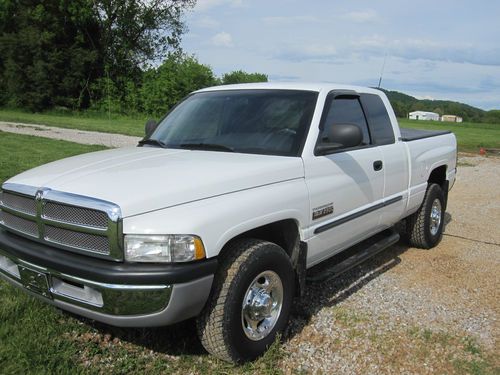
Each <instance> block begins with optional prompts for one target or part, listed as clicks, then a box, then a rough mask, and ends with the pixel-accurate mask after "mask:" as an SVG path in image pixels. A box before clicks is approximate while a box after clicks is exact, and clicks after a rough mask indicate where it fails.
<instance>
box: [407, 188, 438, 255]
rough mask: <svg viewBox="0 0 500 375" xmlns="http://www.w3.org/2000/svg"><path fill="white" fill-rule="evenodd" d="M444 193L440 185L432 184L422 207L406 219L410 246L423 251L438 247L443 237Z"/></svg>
mask: <svg viewBox="0 0 500 375" xmlns="http://www.w3.org/2000/svg"><path fill="white" fill-rule="evenodd" d="M444 207H445V202H444V193H443V190H442V189H441V187H440V186H439V185H438V184H430V185H429V186H428V188H427V191H426V192H425V197H424V201H423V202H422V206H420V208H419V209H418V211H417V212H415V213H414V214H412V215H411V216H409V217H408V218H407V219H406V231H407V233H408V237H409V241H410V245H412V246H414V247H419V248H421V249H430V248H432V247H434V246H436V245H437V244H438V243H439V241H441V238H442V236H443V225H444Z"/></svg>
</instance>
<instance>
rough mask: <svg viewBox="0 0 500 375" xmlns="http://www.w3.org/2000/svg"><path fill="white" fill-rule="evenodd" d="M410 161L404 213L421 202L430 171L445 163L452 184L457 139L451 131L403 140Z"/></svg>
mask: <svg viewBox="0 0 500 375" xmlns="http://www.w3.org/2000/svg"><path fill="white" fill-rule="evenodd" d="M405 144H406V147H407V152H408V160H409V161H410V170H409V171H410V183H409V199H408V205H407V212H406V214H407V215H408V214H411V213H413V212H415V211H416V210H417V209H418V207H419V206H420V204H421V203H422V201H423V199H424V195H425V191H426V189H427V181H428V179H429V176H430V174H431V172H432V171H433V170H434V169H436V168H438V167H440V166H443V165H445V166H446V175H447V179H448V180H449V182H450V186H452V185H453V183H454V180H455V172H456V160H457V141H456V138H455V135H454V134H453V133H450V134H444V135H439V136H436V137H429V138H423V139H418V140H415V141H411V142H405Z"/></svg>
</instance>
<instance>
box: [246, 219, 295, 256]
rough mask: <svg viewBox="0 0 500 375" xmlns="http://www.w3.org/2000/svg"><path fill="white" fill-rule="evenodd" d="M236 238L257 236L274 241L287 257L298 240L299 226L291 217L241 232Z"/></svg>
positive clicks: (291, 254) (292, 252) (293, 249)
mask: <svg viewBox="0 0 500 375" xmlns="http://www.w3.org/2000/svg"><path fill="white" fill-rule="evenodd" d="M236 238H257V239H259V240H263V241H269V242H272V243H275V244H276V245H278V246H280V247H281V248H283V250H285V252H286V253H287V254H288V256H289V257H293V254H294V251H295V250H296V248H297V246H299V242H300V234H299V228H298V225H297V222H296V221H295V220H293V219H287V220H280V221H276V222H274V223H270V224H266V225H263V226H261V227H258V228H255V229H252V230H249V231H248V232H244V233H241V234H240V235H238V236H237V237H236Z"/></svg>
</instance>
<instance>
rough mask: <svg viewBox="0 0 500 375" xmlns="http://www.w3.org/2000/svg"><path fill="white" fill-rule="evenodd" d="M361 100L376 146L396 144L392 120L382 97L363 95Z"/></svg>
mask: <svg viewBox="0 0 500 375" xmlns="http://www.w3.org/2000/svg"><path fill="white" fill-rule="evenodd" d="M360 100H361V104H362V105H363V109H364V112H365V115H366V118H367V120H368V126H369V128H370V134H371V136H372V142H373V143H374V144H376V145H388V144H391V143H394V130H393V128H392V123H391V119H390V118H389V114H388V113H387V108H386V107H385V104H384V102H383V101H382V99H381V98H380V96H378V95H375V94H361V95H360Z"/></svg>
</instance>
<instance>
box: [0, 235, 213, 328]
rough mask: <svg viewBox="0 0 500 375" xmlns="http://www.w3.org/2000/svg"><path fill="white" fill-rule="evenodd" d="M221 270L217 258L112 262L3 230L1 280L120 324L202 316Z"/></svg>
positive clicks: (168, 321)
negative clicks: (159, 262) (181, 261)
mask: <svg viewBox="0 0 500 375" xmlns="http://www.w3.org/2000/svg"><path fill="white" fill-rule="evenodd" d="M216 268H217V260H216V259H208V260H205V261H198V262H193V263H186V264H144V263H142V264H141V263H121V262H120V263H118V262H112V261H107V260H101V259H97V258H90V257H87V256H82V255H78V254H73V253H69V252H64V251H61V250H59V249H54V248H51V247H48V246H46V245H43V244H39V243H36V242H33V241H30V240H27V239H24V238H22V237H19V236H16V235H13V234H10V233H7V232H6V231H4V230H0V278H2V279H4V280H6V281H8V282H10V283H11V284H13V285H15V286H18V287H20V288H23V289H24V290H25V291H27V292H28V293H30V294H31V295H33V296H36V297H38V298H39V299H42V300H43V301H45V302H48V303H51V304H52V305H55V306H57V307H59V308H61V309H63V310H67V311H70V312H72V313H74V314H77V315H81V316H84V317H87V318H90V319H94V320H97V321H100V322H103V323H106V324H110V325H114V326H120V327H156V326H164V325H169V324H173V323H176V322H179V321H182V320H185V319H188V318H191V317H193V316H196V315H198V314H199V313H200V311H201V309H202V308H203V306H204V304H205V302H206V300H207V298H208V295H209V293H210V289H211V286H212V281H213V275H214V273H215V270H216Z"/></svg>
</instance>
